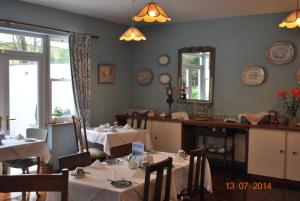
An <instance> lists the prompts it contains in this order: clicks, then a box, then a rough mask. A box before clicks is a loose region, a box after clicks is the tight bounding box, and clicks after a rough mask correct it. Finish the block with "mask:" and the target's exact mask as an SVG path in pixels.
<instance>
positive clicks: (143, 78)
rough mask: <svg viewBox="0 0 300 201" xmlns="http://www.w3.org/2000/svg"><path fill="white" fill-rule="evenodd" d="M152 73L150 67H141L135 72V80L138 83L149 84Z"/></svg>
mask: <svg viewBox="0 0 300 201" xmlns="http://www.w3.org/2000/svg"><path fill="white" fill-rule="evenodd" d="M152 79H153V74H152V71H151V70H150V69H141V70H139V71H138V72H137V75H136V80H137V83H138V84H139V85H149V84H151V83H152Z"/></svg>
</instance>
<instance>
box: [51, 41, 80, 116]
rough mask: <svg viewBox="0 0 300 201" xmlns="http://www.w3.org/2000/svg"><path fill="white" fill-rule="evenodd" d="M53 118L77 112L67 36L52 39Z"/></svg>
mask: <svg viewBox="0 0 300 201" xmlns="http://www.w3.org/2000/svg"><path fill="white" fill-rule="evenodd" d="M50 85H51V86H50V89H51V109H50V111H51V118H52V119H55V118H60V117H68V116H70V115H72V114H75V106H74V97H73V89H72V81H71V68H70V55H69V44H68V41H67V38H63V39H62V38H51V39H50Z"/></svg>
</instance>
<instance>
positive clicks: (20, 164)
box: [3, 158, 37, 169]
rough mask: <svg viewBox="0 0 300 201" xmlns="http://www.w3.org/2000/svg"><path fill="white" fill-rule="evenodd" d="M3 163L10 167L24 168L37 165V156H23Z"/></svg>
mask: <svg viewBox="0 0 300 201" xmlns="http://www.w3.org/2000/svg"><path fill="white" fill-rule="evenodd" d="M3 163H4V164H5V165H6V166H9V167H13V168H22V169H26V168H29V167H31V166H34V165H37V161H36V158H22V159H16V160H9V161H4V162H3Z"/></svg>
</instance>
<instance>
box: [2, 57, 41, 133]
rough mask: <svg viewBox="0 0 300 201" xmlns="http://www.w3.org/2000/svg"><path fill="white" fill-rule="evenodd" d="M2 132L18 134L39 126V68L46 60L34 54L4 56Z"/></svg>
mask: <svg viewBox="0 0 300 201" xmlns="http://www.w3.org/2000/svg"><path fill="white" fill-rule="evenodd" d="M0 58H1V60H2V61H1V69H0V72H1V74H0V77H1V85H0V88H1V89H0V95H1V98H0V101H1V102H0V116H1V118H2V123H1V131H2V133H5V134H10V135H12V136H15V135H17V134H19V133H21V134H22V135H23V136H25V135H26V129H27V128H29V127H37V126H38V125H39V112H38V111H39V93H38V91H39V79H38V77H39V76H38V74H39V68H40V66H41V64H42V60H41V58H39V57H34V56H30V55H26V54H25V55H10V54H6V55H1V57H0Z"/></svg>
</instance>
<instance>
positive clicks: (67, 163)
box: [58, 152, 92, 171]
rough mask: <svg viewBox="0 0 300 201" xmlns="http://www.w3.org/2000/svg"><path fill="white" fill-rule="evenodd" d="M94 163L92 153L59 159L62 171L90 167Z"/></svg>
mask: <svg viewBox="0 0 300 201" xmlns="http://www.w3.org/2000/svg"><path fill="white" fill-rule="evenodd" d="M91 163H92V158H91V155H90V152H82V153H77V154H72V155H67V156H62V157H59V158H58V167H59V170H60V171H61V170H62V169H65V168H67V169H69V170H74V169H75V168H76V167H84V166H88V165H90V164H91Z"/></svg>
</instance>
